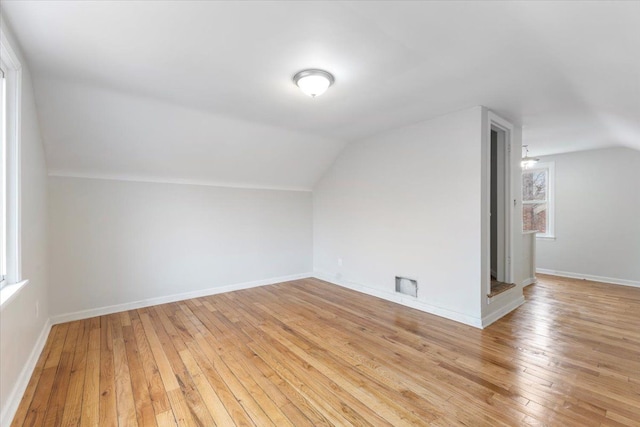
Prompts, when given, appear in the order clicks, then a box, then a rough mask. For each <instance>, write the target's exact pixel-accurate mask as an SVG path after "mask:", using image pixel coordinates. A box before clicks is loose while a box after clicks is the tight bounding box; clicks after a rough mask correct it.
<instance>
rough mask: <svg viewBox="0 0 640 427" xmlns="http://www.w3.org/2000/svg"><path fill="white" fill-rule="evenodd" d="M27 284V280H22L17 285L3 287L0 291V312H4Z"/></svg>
mask: <svg viewBox="0 0 640 427" xmlns="http://www.w3.org/2000/svg"><path fill="white" fill-rule="evenodd" d="M28 283H29V281H28V280H22V281H21V282H18V283H12V284H10V285H5V286H3V287H2V289H0V312H2V310H4V309H5V308H6V307H7V306H8V305H9V303H10V302H11V301H13V299H14V298H15V297H17V296H18V294H19V293H20V291H21V290H22V289H23V288H24V287H25V286H26V285H27V284H28Z"/></svg>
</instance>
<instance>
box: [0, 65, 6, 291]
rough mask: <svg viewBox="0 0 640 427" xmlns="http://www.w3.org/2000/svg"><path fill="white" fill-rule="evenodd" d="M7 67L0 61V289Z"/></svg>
mask: <svg viewBox="0 0 640 427" xmlns="http://www.w3.org/2000/svg"><path fill="white" fill-rule="evenodd" d="M5 70H7V67H6V66H5V65H4V63H3V62H2V61H0V288H2V287H3V286H4V285H5V284H6V283H7V177H6V174H7V149H6V147H7V96H6V92H7V89H6V87H7V84H6V78H5V76H6V72H5Z"/></svg>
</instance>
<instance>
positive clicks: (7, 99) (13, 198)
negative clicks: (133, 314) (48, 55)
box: [0, 28, 28, 308]
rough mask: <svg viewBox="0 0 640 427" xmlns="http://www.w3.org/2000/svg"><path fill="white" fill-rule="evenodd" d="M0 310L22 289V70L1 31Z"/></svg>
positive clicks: (24, 283) (25, 281) (0, 30)
mask: <svg viewBox="0 0 640 427" xmlns="http://www.w3.org/2000/svg"><path fill="white" fill-rule="evenodd" d="M0 70H1V71H0V276H1V277H0V279H1V280H0V307H2V308H4V306H5V304H8V303H9V301H11V300H12V299H13V298H14V297H15V295H17V293H18V292H19V291H20V289H23V288H24V287H25V286H26V285H27V283H28V280H24V279H23V278H22V271H21V260H20V210H19V209H20V182H19V179H20V173H19V170H20V110H21V107H20V100H21V88H22V83H21V81H22V80H21V79H22V69H21V65H20V61H19V60H18V56H17V55H16V54H15V52H14V51H13V49H12V48H11V45H10V44H9V41H8V38H7V37H6V35H5V33H4V31H3V30H2V28H0Z"/></svg>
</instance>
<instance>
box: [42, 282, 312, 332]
mask: <svg viewBox="0 0 640 427" xmlns="http://www.w3.org/2000/svg"><path fill="white" fill-rule="evenodd" d="M312 276H313V273H302V274H293V275H290V276H282V277H274V278H271V279H264V280H256V281H253V282H243V283H236V284H233V285H227V286H220V287H216V288H208V289H201V290H198V291H192V292H185V293H181V294H173V295H166V296H161V297H155V298H148V299H144V300H141V301H133V302H127V303H123V304H116V305H109V306H105V307H97V308H91V309H88V310H81V311H76V312H73V313H66V314H57V315H55V316H51V323H52V324H54V325H57V324H58V323H65V322H71V321H74V320H82V319H88V318H90V317H96V316H104V315H105V314H112V313H119V312H121V311H127V310H134V309H136V308H142V307H150V306H152V305H158V304H166V303H169V302H176V301H183V300H186V299H191V298H200V297H206V296H209V295H215V294H221V293H224V292H231V291H238V290H241V289H249V288H255V287H258V286H265V285H273V284H276V283H281V282H289V281H291V280H298V279H305V278H307V277H312Z"/></svg>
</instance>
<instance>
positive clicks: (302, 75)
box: [293, 70, 335, 98]
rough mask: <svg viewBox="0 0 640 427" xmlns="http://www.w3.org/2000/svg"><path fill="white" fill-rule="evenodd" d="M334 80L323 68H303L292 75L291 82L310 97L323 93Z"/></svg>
mask: <svg viewBox="0 0 640 427" xmlns="http://www.w3.org/2000/svg"><path fill="white" fill-rule="evenodd" d="M334 81H335V80H334V78H333V76H332V75H331V73H328V72H326V71H324V70H303V71H300V72H299V73H297V74H296V75H295V76H293V82H294V83H295V84H296V85H297V86H298V87H299V88H300V90H301V91H302V92H304V93H306V94H307V95H309V96H310V97H312V98H315V97H316V96H318V95H322V94H323V93H325V92H326V91H327V89H329V86H331V85H332V84H333V82H334Z"/></svg>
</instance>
